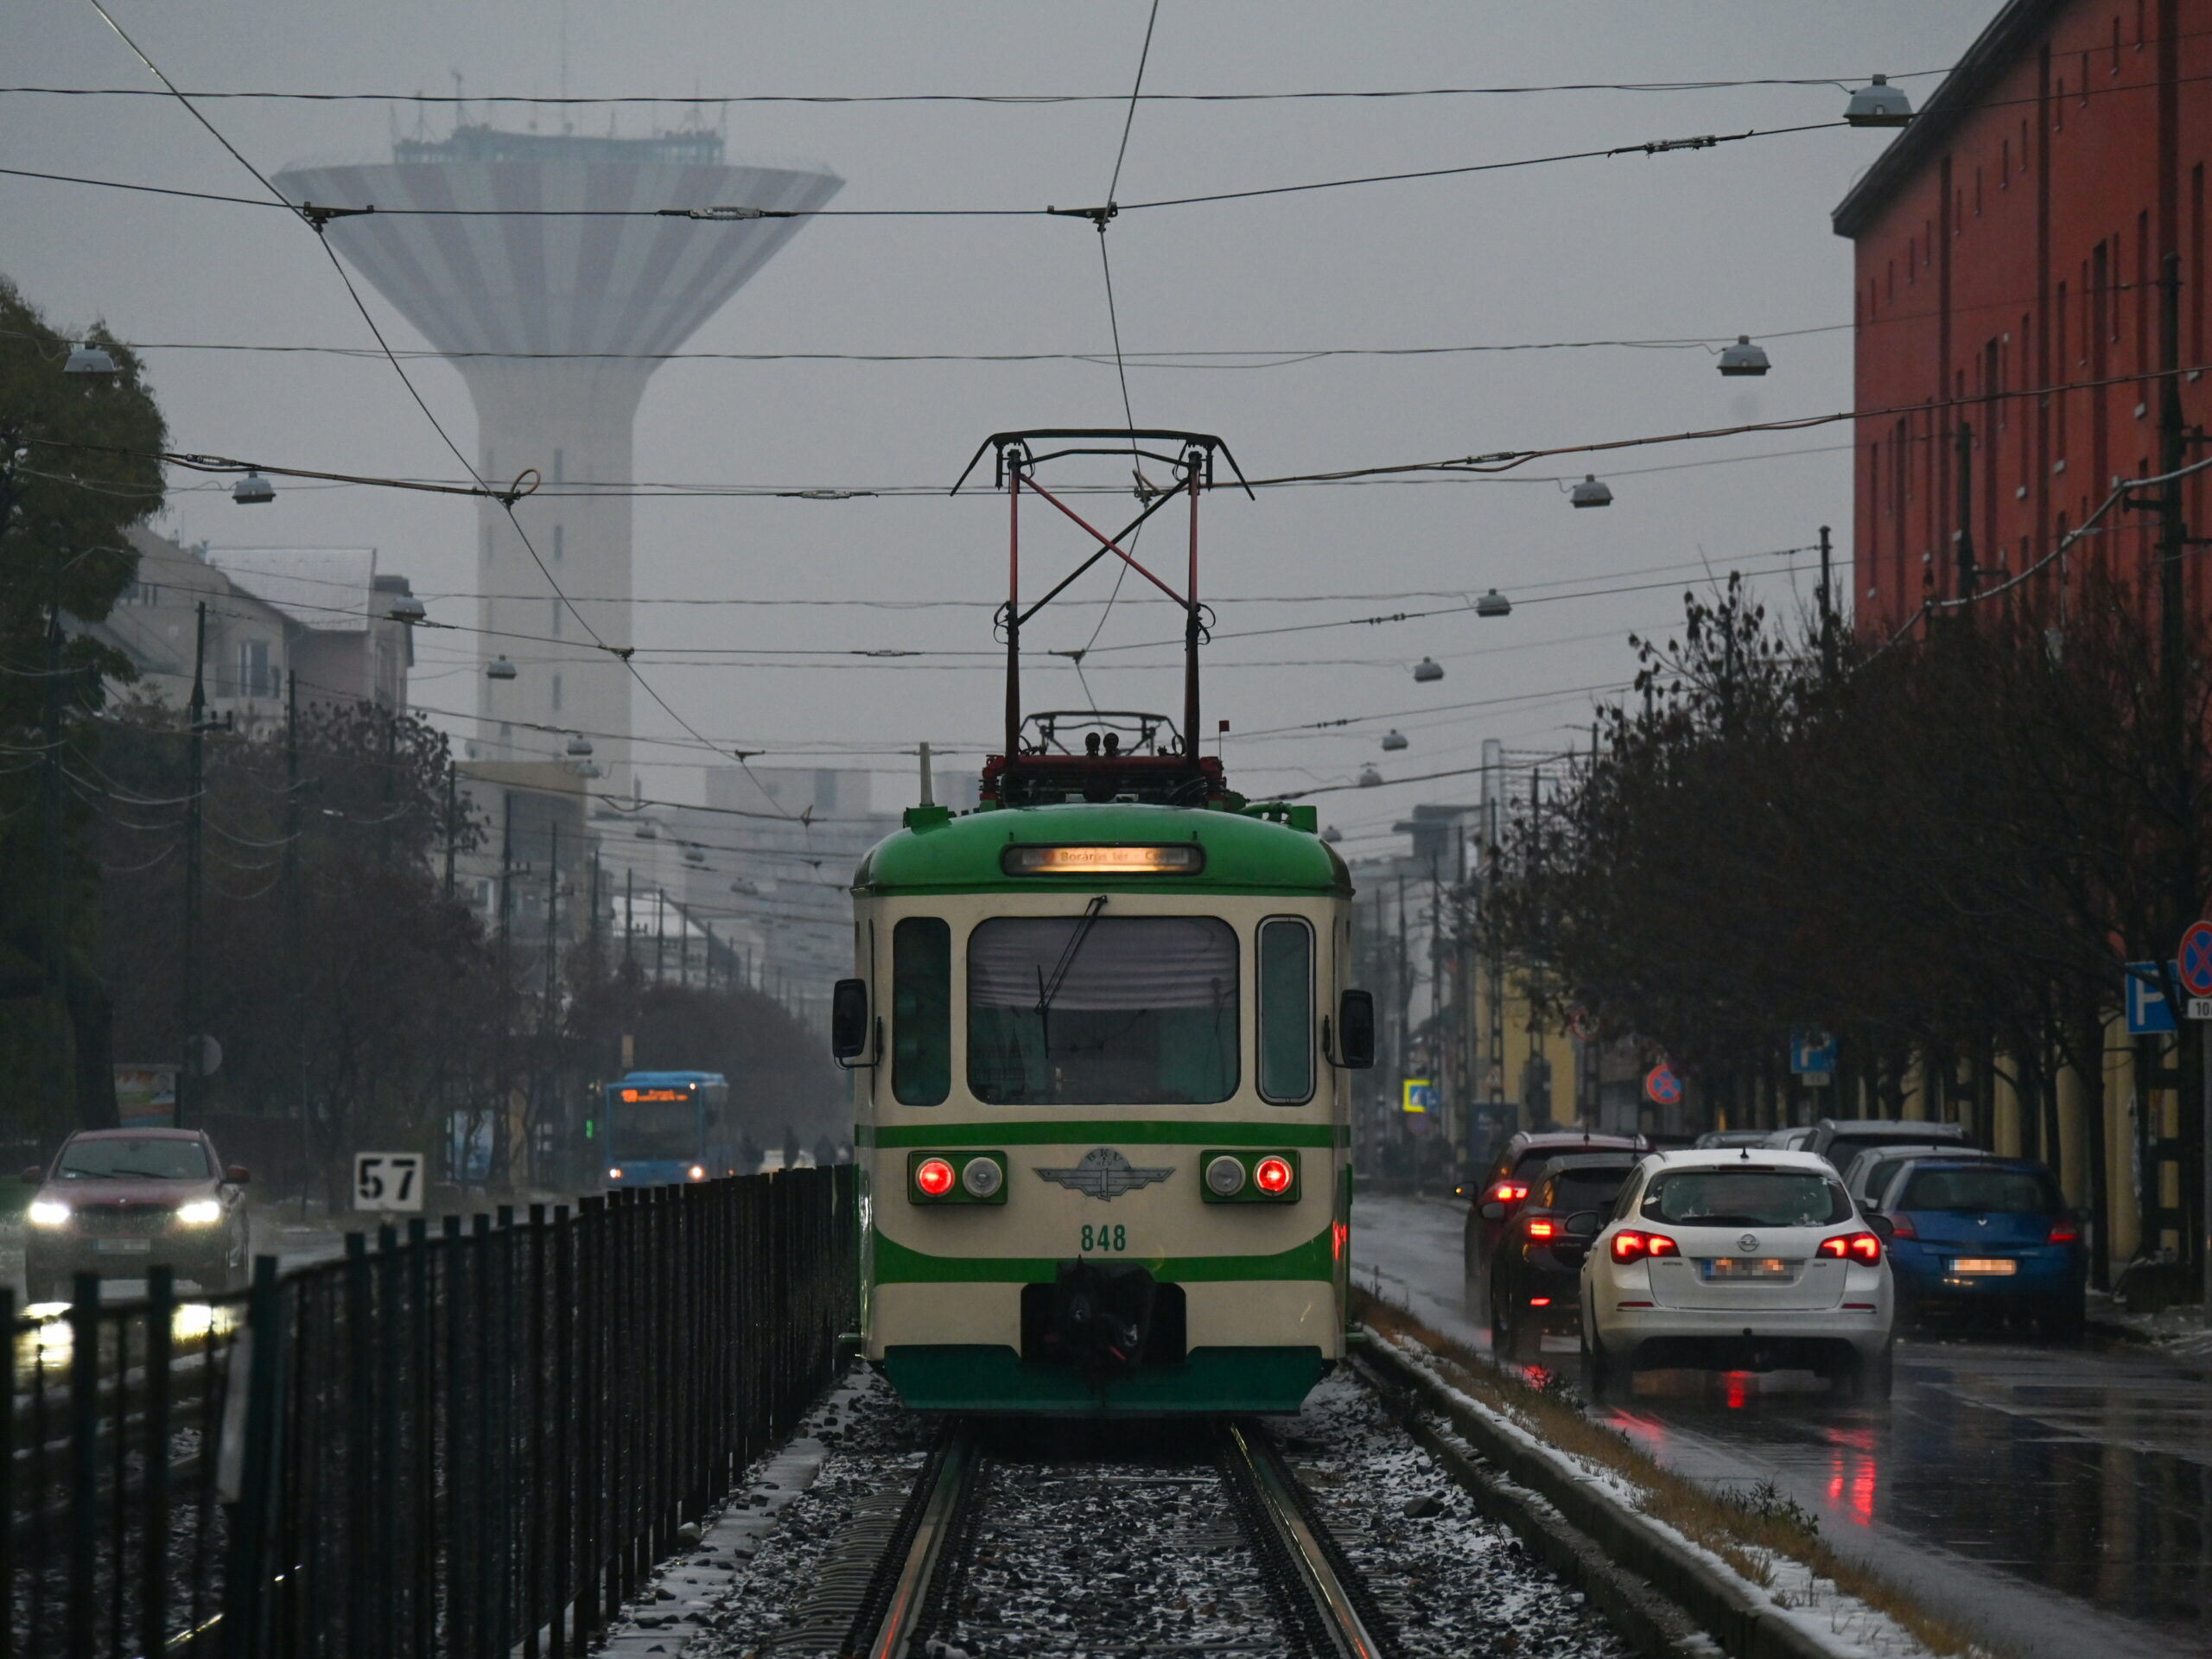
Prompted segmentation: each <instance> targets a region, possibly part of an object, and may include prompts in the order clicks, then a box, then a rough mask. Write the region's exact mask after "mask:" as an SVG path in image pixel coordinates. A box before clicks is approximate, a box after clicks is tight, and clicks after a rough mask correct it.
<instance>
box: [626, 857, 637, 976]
mask: <svg viewBox="0 0 2212 1659" xmlns="http://www.w3.org/2000/svg"><path fill="white" fill-rule="evenodd" d="M637 959H638V867H637V866H636V865H634V864H632V866H630V868H627V869H626V870H624V871H623V872H622V963H623V965H624V966H625V967H627V966H629V965H630V964H631V963H634V962H635V961H636V960H637Z"/></svg>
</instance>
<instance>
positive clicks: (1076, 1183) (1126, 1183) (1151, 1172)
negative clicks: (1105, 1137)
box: [1037, 1147, 1175, 1198]
mask: <svg viewBox="0 0 2212 1659" xmlns="http://www.w3.org/2000/svg"><path fill="white" fill-rule="evenodd" d="M1173 1173H1175V1171H1174V1169H1173V1166H1169V1167H1168V1168H1166V1169H1140V1168H1138V1167H1137V1166H1135V1165H1134V1164H1132V1163H1130V1162H1129V1160H1128V1159H1127V1158H1125V1157H1123V1156H1122V1154H1121V1153H1120V1152H1119V1151H1117V1150H1116V1148H1114V1147H1092V1148H1091V1149H1090V1151H1089V1152H1086V1153H1084V1154H1083V1156H1082V1158H1081V1159H1079V1160H1077V1162H1076V1163H1075V1164H1074V1165H1072V1166H1069V1167H1066V1168H1062V1169H1039V1171H1038V1172H1037V1174H1038V1176H1039V1179H1043V1180H1047V1181H1052V1182H1054V1183H1055V1184H1057V1185H1061V1186H1065V1187H1067V1188H1069V1189H1070V1190H1071V1191H1073V1192H1082V1193H1085V1194H1087V1195H1089V1196H1090V1197H1091V1198H1120V1197H1121V1196H1122V1193H1124V1192H1135V1191H1136V1190H1137V1189H1138V1188H1139V1187H1141V1186H1150V1185H1153V1184H1154V1182H1156V1181H1164V1180H1166V1179H1167V1178H1168V1177H1169V1176H1170V1175H1173Z"/></svg>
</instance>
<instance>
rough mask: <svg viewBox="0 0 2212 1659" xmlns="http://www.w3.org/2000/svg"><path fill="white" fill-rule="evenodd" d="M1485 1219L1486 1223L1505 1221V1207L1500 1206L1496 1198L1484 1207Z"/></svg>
mask: <svg viewBox="0 0 2212 1659" xmlns="http://www.w3.org/2000/svg"><path fill="white" fill-rule="evenodd" d="M1483 1219H1484V1221H1503V1220H1504V1219H1505V1206H1504V1205H1502V1204H1500V1203H1499V1202H1498V1201H1497V1199H1496V1198H1492V1199H1491V1201H1490V1202H1489V1203H1488V1204H1485V1205H1483Z"/></svg>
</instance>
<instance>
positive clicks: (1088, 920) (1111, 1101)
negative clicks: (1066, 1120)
mask: <svg viewBox="0 0 2212 1659" xmlns="http://www.w3.org/2000/svg"><path fill="white" fill-rule="evenodd" d="M1236 956H1237V951H1236V930H1235V929H1233V928H1231V927H1230V925H1229V924H1228V923H1226V922H1224V921H1220V920H1218V919H1217V918H1213V917H1211V916H1126V917H1101V916H1098V915H1096V913H1095V912H1094V913H1092V914H1090V915H1085V916H1066V917H1061V916H1049V917H1047V916H1035V917H1031V916H1002V917H999V918H995V919H993V920H991V921H988V922H984V923H982V924H981V925H978V926H977V927H976V931H974V932H973V933H972V934H970V935H969V939H968V1087H969V1090H970V1091H971V1092H972V1093H973V1094H974V1095H975V1096H976V1098H977V1099H978V1100H982V1101H988V1102H989V1103H992V1104H994V1105H1001V1106H1110V1105H1129V1106H1204V1105H1210V1104H1211V1103H1214V1102H1217V1101H1222V1100H1226V1099H1228V1098H1229V1096H1230V1095H1232V1094H1234V1093H1235V1092H1236V1028H1237V1026H1236Z"/></svg>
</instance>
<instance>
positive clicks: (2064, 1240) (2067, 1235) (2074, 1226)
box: [2050, 1216, 2082, 1244]
mask: <svg viewBox="0 0 2212 1659" xmlns="http://www.w3.org/2000/svg"><path fill="white" fill-rule="evenodd" d="M2050 1242H2051V1243H2054V1244H2079V1243H2081V1242H2082V1225H2081V1224H2080V1223H2079V1222H2077V1221H2075V1220H2074V1219H2073V1218H2072V1217H2070V1216H2069V1217H2064V1218H2063V1219H2061V1220H2058V1221H2054V1222H2052V1223H2051V1224H2050Z"/></svg>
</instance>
